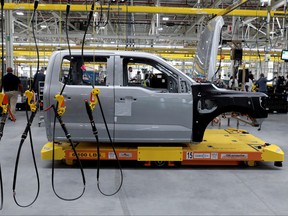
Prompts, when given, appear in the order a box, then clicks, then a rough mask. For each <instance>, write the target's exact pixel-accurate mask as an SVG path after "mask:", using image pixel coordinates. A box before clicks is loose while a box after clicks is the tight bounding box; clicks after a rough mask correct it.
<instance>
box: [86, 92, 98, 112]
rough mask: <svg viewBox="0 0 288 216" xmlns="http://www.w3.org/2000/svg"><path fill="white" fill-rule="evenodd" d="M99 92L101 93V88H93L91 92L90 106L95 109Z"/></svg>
mask: <svg viewBox="0 0 288 216" xmlns="http://www.w3.org/2000/svg"><path fill="white" fill-rule="evenodd" d="M98 94H100V89H98V88H93V89H92V91H91V93H90V104H89V106H90V108H91V110H94V109H95V106H96V104H97V103H98V100H97V95H98Z"/></svg>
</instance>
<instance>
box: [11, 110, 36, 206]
mask: <svg viewBox="0 0 288 216" xmlns="http://www.w3.org/2000/svg"><path fill="white" fill-rule="evenodd" d="M36 113H37V110H36V111H35V112H32V114H31V115H30V118H29V117H28V111H27V110H26V117H27V125H26V127H25V130H24V132H23V134H22V136H21V141H20V144H19V148H18V152H17V156H16V162H15V168H14V177H13V187H12V190H13V198H14V201H15V203H16V204H17V205H18V206H19V207H29V206H31V205H32V204H33V203H34V202H35V201H36V200H37V198H38V195H39V192H40V180H39V173H38V169H37V164H36V159H35V153H34V150H33V142H32V134H31V125H32V122H33V120H34V117H35V116H36ZM28 133H29V137H30V146H31V152H32V158H33V163H34V168H35V172H36V178H37V192H36V195H35V198H34V199H33V201H32V202H30V203H29V204H27V205H22V204H20V203H19V202H18V201H17V199H16V183H17V173H18V165H19V159H20V154H21V149H22V146H23V144H24V141H25V140H26V138H27V134H28Z"/></svg>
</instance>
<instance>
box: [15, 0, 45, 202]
mask: <svg viewBox="0 0 288 216" xmlns="http://www.w3.org/2000/svg"><path fill="white" fill-rule="evenodd" d="M37 7H38V0H35V1H34V11H33V15H32V21H31V22H32V32H33V38H34V41H35V46H36V52H37V72H36V73H38V71H39V61H40V60H39V49H38V46H37V41H36V37H35V32H34V18H35V14H36V10H37ZM36 77H37V74H36ZM34 83H35V80H34V81H33V85H30V90H31V89H32V86H34ZM27 110H28V98H27V100H26V118H27V125H26V127H25V130H24V132H23V134H22V136H21V140H20V144H19V147H18V152H17V156H16V162H15V169H14V178H13V187H12V190H13V198H14V201H15V203H16V204H17V205H18V206H20V207H29V206H31V205H32V204H33V203H34V202H35V201H36V200H37V198H38V195H39V192H40V180H39V173H38V168H37V164H36V159H35V152H34V148H33V140H32V133H31V125H32V123H33V120H34V118H35V116H36V114H37V110H38V107H37V106H36V109H35V110H34V111H32V110H31V111H32V113H31V115H30V118H29V116H28V111H27ZM28 133H29V139H30V147H31V153H32V158H33V164H34V168H35V172H36V178H37V192H36V195H35V198H34V199H33V201H32V202H30V203H29V204H27V205H22V204H20V203H19V202H18V201H17V199H16V184H17V174H18V165H19V159H20V154H21V149H22V146H23V144H24V142H25V140H26V138H27V134H28Z"/></svg>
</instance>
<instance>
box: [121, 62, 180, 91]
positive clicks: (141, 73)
mask: <svg viewBox="0 0 288 216" xmlns="http://www.w3.org/2000/svg"><path fill="white" fill-rule="evenodd" d="M123 71H124V72H123V85H124V86H138V87H143V88H147V89H150V90H154V91H159V92H163V93H166V92H170V93H178V75H177V74H175V73H173V72H172V71H170V70H169V69H168V68H166V67H165V66H163V65H162V64H159V63H158V62H156V61H154V60H151V59H146V58H134V57H123Z"/></svg>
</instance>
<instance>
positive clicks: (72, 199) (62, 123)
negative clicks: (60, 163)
mask: <svg viewBox="0 0 288 216" xmlns="http://www.w3.org/2000/svg"><path fill="white" fill-rule="evenodd" d="M52 108H53V110H54V112H55V117H54V127H53V150H52V188H53V191H54V193H55V195H56V196H57V197H58V198H59V199H62V200H64V201H74V200H77V199H79V198H80V197H82V196H83V194H84V193H85V188H86V180H85V175H84V170H83V166H82V163H81V161H80V159H79V156H78V154H77V152H76V148H75V145H74V143H73V142H72V139H71V135H70V134H69V133H68V130H67V128H66V126H65V124H64V122H63V121H62V118H61V116H60V115H59V114H58V113H57V110H56V108H55V106H54V105H52ZM56 118H57V119H58V121H59V123H60V125H61V127H62V130H63V131H64V133H65V136H66V138H67V140H68V141H69V143H70V145H71V147H72V150H73V153H74V154H75V157H76V160H77V162H78V165H79V167H80V171H81V176H82V182H83V190H82V192H81V194H80V195H79V196H77V197H75V198H64V197H62V196H60V195H58V193H57V192H56V190H55V184H54V179H55V178H54V170H55V167H54V161H55V156H54V155H55V141H54V137H55V136H54V134H55V122H56Z"/></svg>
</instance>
